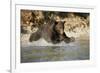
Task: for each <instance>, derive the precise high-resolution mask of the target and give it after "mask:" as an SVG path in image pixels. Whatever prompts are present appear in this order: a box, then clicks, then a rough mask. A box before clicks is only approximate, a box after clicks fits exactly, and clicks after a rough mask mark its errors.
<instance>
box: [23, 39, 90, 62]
mask: <svg viewBox="0 0 100 73" xmlns="http://www.w3.org/2000/svg"><path fill="white" fill-rule="evenodd" d="M87 59H89V40H80V41H79V40H77V41H76V42H73V43H70V44H66V46H32V45H29V46H21V62H22V63H26V62H47V61H68V60H87Z"/></svg>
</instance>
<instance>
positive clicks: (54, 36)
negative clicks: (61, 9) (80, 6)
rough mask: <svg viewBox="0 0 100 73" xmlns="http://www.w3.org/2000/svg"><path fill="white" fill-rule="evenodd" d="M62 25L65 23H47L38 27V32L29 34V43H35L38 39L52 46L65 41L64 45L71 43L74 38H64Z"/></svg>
mask: <svg viewBox="0 0 100 73" xmlns="http://www.w3.org/2000/svg"><path fill="white" fill-rule="evenodd" d="M64 23H65V21H49V22H47V23H46V24H44V25H43V26H42V27H39V30H37V31H36V32H35V33H32V34H31V36H30V38H29V41H30V42H32V41H37V40H39V39H40V38H44V39H45V40H46V41H47V42H51V43H53V44H57V43H60V42H61V41H65V42H66V43H69V42H71V41H73V40H74V38H70V37H68V36H66V34H65V32H64Z"/></svg>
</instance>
